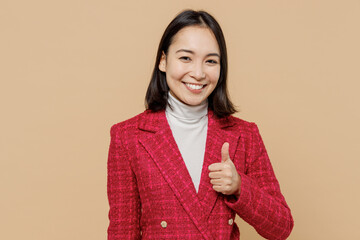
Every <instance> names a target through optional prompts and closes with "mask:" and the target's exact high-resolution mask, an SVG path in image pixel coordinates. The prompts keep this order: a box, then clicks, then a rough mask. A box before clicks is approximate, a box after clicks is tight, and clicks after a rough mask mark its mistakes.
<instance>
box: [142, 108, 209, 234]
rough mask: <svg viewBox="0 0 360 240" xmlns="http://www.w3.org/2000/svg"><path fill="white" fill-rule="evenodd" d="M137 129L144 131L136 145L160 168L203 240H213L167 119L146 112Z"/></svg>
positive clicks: (160, 114)
mask: <svg viewBox="0 0 360 240" xmlns="http://www.w3.org/2000/svg"><path fill="white" fill-rule="evenodd" d="M139 129H141V130H143V131H142V133H141V134H140V136H139V142H140V143H141V144H142V146H143V147H144V148H145V149H146V151H147V152H148V153H149V155H150V156H151V158H152V159H153V161H154V162H155V164H156V165H157V167H158V168H159V170H160V172H161V174H162V176H163V177H164V179H165V180H166V182H167V183H168V184H169V186H170V187H171V189H172V191H173V192H174V194H175V196H176V197H177V199H178V200H179V202H180V203H181V205H182V206H183V208H184V210H185V211H186V212H187V214H188V215H189V217H190V219H192V221H193V222H194V224H195V226H196V227H197V228H198V229H199V231H200V232H201V233H202V234H203V236H204V238H205V239H209V240H210V239H213V238H212V237H211V235H210V234H209V232H208V231H207V230H206V224H204V222H203V221H202V220H203V219H202V211H201V209H202V205H201V203H200V201H199V199H198V197H197V194H196V191H195V188H194V184H193V182H192V179H191V177H190V174H189V172H188V170H187V168H186V165H185V163H184V161H183V159H182V157H181V154H180V151H179V149H178V147H177V145H176V142H175V139H174V137H173V135H172V132H171V129H170V126H169V125H168V122H167V120H166V116H165V112H164V111H160V112H155V113H154V112H150V111H147V112H145V114H144V115H143V117H142V119H140V122H139ZM205 223H206V222H205Z"/></svg>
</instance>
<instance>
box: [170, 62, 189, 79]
mask: <svg viewBox="0 0 360 240" xmlns="http://www.w3.org/2000/svg"><path fill="white" fill-rule="evenodd" d="M185 74H186V68H185V67H184V66H182V65H181V64H174V65H170V66H169V68H168V70H167V71H166V76H167V77H168V78H170V79H171V80H178V81H180V80H181V79H182V78H183V76H184V75H185Z"/></svg>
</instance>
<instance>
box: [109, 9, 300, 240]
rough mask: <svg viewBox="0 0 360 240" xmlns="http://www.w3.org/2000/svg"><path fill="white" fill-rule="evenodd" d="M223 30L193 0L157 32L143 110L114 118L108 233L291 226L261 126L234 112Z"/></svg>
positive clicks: (150, 234)
mask: <svg viewBox="0 0 360 240" xmlns="http://www.w3.org/2000/svg"><path fill="white" fill-rule="evenodd" d="M226 81H227V53H226V45H225V40H224V36H223V33H222V30H221V28H220V26H219V24H218V23H217V22H216V20H215V19H214V18H213V17H212V16H211V15H209V14H208V13H206V12H203V11H192V10H187V11H184V12H182V13H180V14H179V15H178V16H176V17H175V19H174V20H173V21H172V22H171V23H170V24H169V26H168V27H167V29H166V30H165V32H164V35H163V37H162V39H161V41H160V44H159V49H158V53H157V57H156V63H155V67H154V71H153V75H152V78H151V81H150V84H149V87H148V90H147V93H146V106H147V110H146V111H145V112H143V113H141V114H139V115H137V116H135V117H133V118H131V119H129V120H126V121H124V122H121V123H118V124H115V125H114V126H113V127H112V128H111V143H110V150H109V159H108V198H109V204H110V211H109V219H110V225H109V228H108V239H110V240H115V239H214V240H215V239H239V238H240V233H239V230H238V227H237V226H236V224H235V223H234V219H235V214H238V215H239V216H240V217H241V218H242V219H244V220H245V221H246V222H248V223H249V224H250V225H252V226H253V227H254V228H255V229H256V231H257V232H258V233H259V234H260V235H262V236H263V237H265V238H267V239H286V238H287V236H288V235H289V234H290V232H291V229H292V227H293V220H292V216H291V212H290V209H289V207H288V206H287V204H286V202H285V199H284V197H283V196H282V194H281V192H280V188H279V184H278V182H277V180H276V178H275V175H274V172H273V170H272V167H271V164H270V161H269V158H268V155H267V153H266V150H265V147H264V145H263V142H262V140H261V137H260V134H259V131H258V128H257V126H256V125H255V124H254V123H249V122H246V121H243V120H240V119H238V118H235V117H233V116H231V114H233V113H234V112H235V108H234V106H233V104H232V103H231V101H230V100H229V97H228V93H227V87H226Z"/></svg>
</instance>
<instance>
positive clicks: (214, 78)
mask: <svg viewBox="0 0 360 240" xmlns="http://www.w3.org/2000/svg"><path fill="white" fill-rule="evenodd" d="M219 77H220V67H219V68H214V69H211V70H210V71H209V78H210V81H211V82H212V83H215V84H216V83H217V82H218V80H219Z"/></svg>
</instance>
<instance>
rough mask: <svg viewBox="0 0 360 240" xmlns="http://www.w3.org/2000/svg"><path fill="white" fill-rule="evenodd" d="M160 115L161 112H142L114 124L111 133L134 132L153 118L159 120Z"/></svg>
mask: <svg viewBox="0 0 360 240" xmlns="http://www.w3.org/2000/svg"><path fill="white" fill-rule="evenodd" d="M161 114H162V111H160V112H153V111H151V110H145V111H144V112H142V113H140V114H138V115H136V116H134V117H131V118H129V119H126V120H124V121H121V122H119V123H116V124H114V125H113V126H112V127H111V132H115V131H116V132H119V131H120V132H128V131H134V130H137V129H139V127H140V128H141V126H142V125H144V123H148V122H151V121H152V120H153V119H154V118H159V116H160V115H161Z"/></svg>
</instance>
